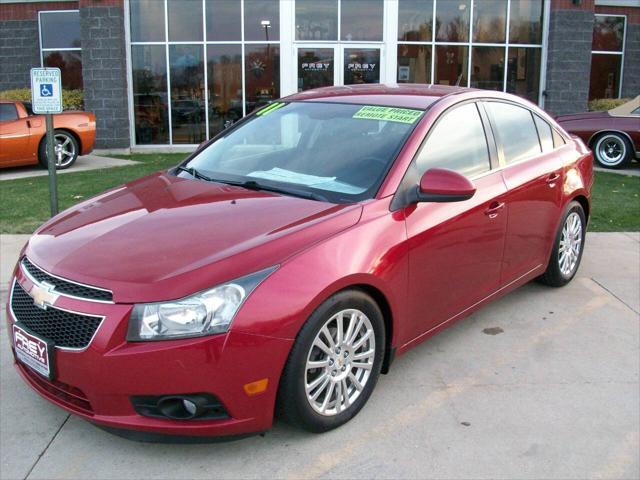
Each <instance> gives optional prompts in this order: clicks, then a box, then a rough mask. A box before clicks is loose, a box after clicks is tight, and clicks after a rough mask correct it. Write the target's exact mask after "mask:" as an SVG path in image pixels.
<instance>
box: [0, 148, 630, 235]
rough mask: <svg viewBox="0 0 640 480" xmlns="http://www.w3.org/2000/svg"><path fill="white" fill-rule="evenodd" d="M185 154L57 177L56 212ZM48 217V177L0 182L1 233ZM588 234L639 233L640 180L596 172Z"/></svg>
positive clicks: (29, 228)
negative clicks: (57, 206) (57, 200)
mask: <svg viewBox="0 0 640 480" xmlns="http://www.w3.org/2000/svg"><path fill="white" fill-rule="evenodd" d="M186 156H187V154H186V153H172V154H134V155H120V156H118V158H127V159H131V160H136V161H138V162H141V163H140V164H138V165H132V166H129V167H116V168H107V169H102V170H90V171H86V172H77V173H65V174H64V175H58V198H59V203H60V210H63V209H65V208H68V207H70V206H72V205H73V204H75V203H77V202H79V201H81V200H84V199H86V198H88V197H90V196H92V195H95V194H97V193H100V192H102V191H104V190H106V189H108V188H112V187H115V186H118V185H120V184H122V183H125V182H128V181H130V180H134V179H136V178H140V177H143V176H145V175H148V174H150V173H153V172H156V171H158V170H163V169H166V168H169V167H171V166H173V165H176V164H177V163H178V162H180V160H182V159H183V158H185V157H186ZM48 218H49V185H48V179H47V177H46V176H43V177H35V178H24V179H19V180H6V181H2V182H0V233H31V232H33V231H34V230H35V229H36V227H38V226H39V225H40V224H41V223H43V222H44V221H45V220H47V219H48ZM589 230H590V231H592V232H614V231H640V177H632V176H628V175H618V174H614V173H605V172H596V182H595V186H594V189H593V212H592V215H591V224H590V226H589Z"/></svg>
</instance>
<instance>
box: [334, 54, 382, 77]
mask: <svg viewBox="0 0 640 480" xmlns="http://www.w3.org/2000/svg"><path fill="white" fill-rule="evenodd" d="M341 49H342V72H341V73H342V78H341V84H342V85H354V84H361V83H380V82H381V81H382V80H383V79H382V78H381V72H382V71H383V69H382V49H381V47H380V46H377V45H371V46H369V45H357V46H356V45H349V46H347V45H343V46H342V47H341Z"/></svg>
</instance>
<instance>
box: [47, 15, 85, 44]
mask: <svg viewBox="0 0 640 480" xmlns="http://www.w3.org/2000/svg"><path fill="white" fill-rule="evenodd" d="M40 36H41V37H42V48H43V49H49V48H52V49H53V48H80V47H81V42H80V13H79V12H78V11H77V10H74V11H73V12H41V13H40Z"/></svg>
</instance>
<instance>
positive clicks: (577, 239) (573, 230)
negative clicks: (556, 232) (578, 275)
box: [558, 212, 582, 277]
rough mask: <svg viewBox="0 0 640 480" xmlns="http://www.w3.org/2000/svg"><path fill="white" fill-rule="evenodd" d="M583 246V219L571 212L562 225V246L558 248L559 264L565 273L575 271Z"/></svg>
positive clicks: (561, 270) (568, 273)
mask: <svg viewBox="0 0 640 480" xmlns="http://www.w3.org/2000/svg"><path fill="white" fill-rule="evenodd" d="M581 248H582V220H581V218H580V215H578V214H577V213H576V212H571V213H570V214H569V215H568V216H567V219H566V220H565V222H564V226H563V227H562V236H561V237H560V248H559V249H558V265H559V267H560V272H562V274H563V275H565V276H567V277H568V276H569V275H571V274H572V273H573V271H574V270H575V268H576V266H577V265H578V260H579V258H580V249H581Z"/></svg>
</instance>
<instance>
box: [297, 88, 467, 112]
mask: <svg viewBox="0 0 640 480" xmlns="http://www.w3.org/2000/svg"><path fill="white" fill-rule="evenodd" d="M473 90H475V89H472V88H464V87H451V86H448V85H433V84H431V85H426V84H415V83H412V84H399V85H398V84H378V83H377V84H366V85H346V86H343V87H325V88H316V89H313V90H306V91H304V92H300V93H295V94H293V95H290V96H288V97H286V98H285V99H286V100H290V101H312V102H320V101H325V102H326V101H330V102H338V103H356V104H367V105H384V106H392V107H405V108H418V109H422V110H424V109H426V108H428V107H429V106H430V105H431V104H432V103H433V102H435V101H436V100H438V99H439V98H441V97H444V96H447V95H453V94H457V93H463V92H469V91H473Z"/></svg>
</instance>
